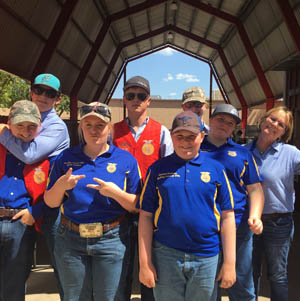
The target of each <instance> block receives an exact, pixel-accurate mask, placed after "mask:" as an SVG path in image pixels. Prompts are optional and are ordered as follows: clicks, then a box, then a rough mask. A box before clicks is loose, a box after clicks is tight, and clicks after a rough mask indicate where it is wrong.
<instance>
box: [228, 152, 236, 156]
mask: <svg viewBox="0 0 300 301" xmlns="http://www.w3.org/2000/svg"><path fill="white" fill-rule="evenodd" d="M228 155H229V156H230V157H236V156H237V154H236V152H235V151H228Z"/></svg>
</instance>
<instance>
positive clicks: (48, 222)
mask: <svg viewBox="0 0 300 301" xmlns="http://www.w3.org/2000/svg"><path fill="white" fill-rule="evenodd" d="M59 222H60V210H59V208H53V209H52V210H49V213H48V214H47V215H44V216H43V219H42V222H41V226H40V227H41V230H42V231H43V235H44V238H45V241H46V244H47V247H48V251H49V255H50V258H51V262H52V266H53V269H54V274H55V278H56V280H57V288H58V292H59V295H60V298H61V300H63V289H62V285H61V282H60V280H59V275H58V272H57V268H56V261H55V256H54V245H55V236H56V232H57V229H58V226H59Z"/></svg>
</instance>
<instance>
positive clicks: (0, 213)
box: [0, 207, 23, 218]
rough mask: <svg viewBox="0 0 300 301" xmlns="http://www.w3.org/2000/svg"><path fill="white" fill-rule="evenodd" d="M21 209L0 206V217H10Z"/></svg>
mask: <svg viewBox="0 0 300 301" xmlns="http://www.w3.org/2000/svg"><path fill="white" fill-rule="evenodd" d="M21 210H23V209H14V208H3V207H2V208H1V207H0V218H3V217H4V218H12V217H13V216H14V215H16V214H17V213H18V212H20V211H21Z"/></svg>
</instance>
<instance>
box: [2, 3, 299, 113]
mask: <svg viewBox="0 0 300 301" xmlns="http://www.w3.org/2000/svg"><path fill="white" fill-rule="evenodd" d="M299 3H300V0H290V1H288V0H210V1H197V0H167V1H166V0H151V1H149V0H148V1H144V0H113V1H112V0H64V1H62V0H26V1H22V0H18V1H17V0H0V38H1V47H0V68H1V69H4V70H7V71H9V72H11V73H14V74H16V75H19V76H21V77H23V78H25V79H32V78H33V77H34V76H35V75H36V74H38V73H41V72H50V73H53V74H55V75H57V76H58V77H59V78H60V79H61V81H62V91H63V93H65V94H67V95H70V96H73V97H75V99H76V98H77V97H78V99H81V100H84V101H86V102H90V101H92V100H96V99H97V100H98V99H99V100H100V101H102V102H107V101H109V98H110V97H111V95H112V93H113V90H114V88H115V87H116V85H117V83H118V81H119V79H120V77H121V75H122V72H123V70H124V68H125V66H126V64H127V63H128V62H130V61H131V60H134V59H138V58H139V57H141V56H144V55H146V54H150V53H153V52H154V51H157V50H159V49H162V48H164V47H172V48H174V49H177V50H179V51H182V52H184V53H186V54H188V55H191V56H193V57H194V58H195V59H200V60H203V61H205V62H207V63H208V64H209V66H210V67H211V70H212V72H213V74H214V75H215V77H216V79H217V82H218V84H219V87H220V89H221V90H222V92H223V93H224V96H225V98H226V99H227V101H229V102H230V103H232V104H233V105H234V106H236V107H237V108H242V109H243V110H246V109H247V107H250V106H253V105H256V104H260V103H263V102H265V101H266V100H267V104H268V105H269V106H272V103H273V101H274V99H275V98H280V97H282V96H283V91H284V86H285V82H284V78H285V72H284V71H282V70H286V69H288V68H291V67H295V64H298V62H299V59H300V57H299V50H300V34H299V33H300V30H299V24H298V21H299V18H300V5H299ZM179 63H180V62H179Z"/></svg>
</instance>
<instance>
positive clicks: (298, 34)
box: [277, 0, 300, 51]
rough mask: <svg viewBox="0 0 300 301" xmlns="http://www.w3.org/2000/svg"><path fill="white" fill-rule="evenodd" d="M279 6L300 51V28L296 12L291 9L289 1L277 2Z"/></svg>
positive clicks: (278, 0)
mask: <svg viewBox="0 0 300 301" xmlns="http://www.w3.org/2000/svg"><path fill="white" fill-rule="evenodd" d="M277 4H278V6H279V8H280V11H281V13H282V16H283V18H284V21H285V23H286V26H287V28H288V31H289V33H290V34H291V36H292V39H293V41H294V44H295V47H296V48H297V50H298V51H300V26H299V23H298V21H297V18H296V17H295V14H294V11H293V9H292V7H291V4H290V1H289V0H277Z"/></svg>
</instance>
